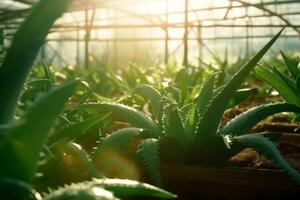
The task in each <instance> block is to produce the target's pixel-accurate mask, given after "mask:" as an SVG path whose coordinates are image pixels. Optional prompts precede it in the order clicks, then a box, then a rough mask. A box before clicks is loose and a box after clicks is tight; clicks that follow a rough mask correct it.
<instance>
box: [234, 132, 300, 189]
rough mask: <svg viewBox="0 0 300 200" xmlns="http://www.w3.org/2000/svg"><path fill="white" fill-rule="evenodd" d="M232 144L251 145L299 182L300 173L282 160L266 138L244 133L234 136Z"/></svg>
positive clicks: (275, 148)
mask: <svg viewBox="0 0 300 200" xmlns="http://www.w3.org/2000/svg"><path fill="white" fill-rule="evenodd" d="M232 144H237V145H242V146H244V147H252V148H254V149H255V150H257V151H259V152H261V153H262V154H264V155H265V156H266V157H267V158H268V159H270V160H273V161H274V162H275V163H276V164H277V165H278V166H280V167H281V168H282V169H283V170H284V171H286V172H287V173H288V174H289V175H290V176H291V177H292V178H293V179H294V180H295V181H296V182H297V184H300V174H299V173H298V172H297V171H296V170H294V169H293V168H292V167H291V166H290V165H289V164H288V163H287V162H286V161H285V160H284V158H283V157H282V156H281V155H280V152H279V150H278V149H277V147H276V146H275V144H273V143H272V142H270V141H269V140H268V139H267V138H264V137H263V136H260V135H257V134H246V135H242V136H238V137H234V138H233V140H232Z"/></svg>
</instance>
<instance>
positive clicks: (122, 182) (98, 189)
mask: <svg viewBox="0 0 300 200" xmlns="http://www.w3.org/2000/svg"><path fill="white" fill-rule="evenodd" d="M117 197H118V198H126V197H159V198H176V195H174V194H172V193H170V192H168V191H166V190H163V189H160V188H158V187H155V186H152V185H149V184H147V183H141V182H138V181H132V180H127V179H93V180H92V181H86V182H82V183H76V184H75V183H73V184H71V185H67V186H65V187H63V188H59V189H57V190H54V191H51V190H50V192H49V194H46V195H45V197H44V199H45V200H66V199H76V200H77V199H78V200H87V199H88V200H116V199H118V198H117Z"/></svg>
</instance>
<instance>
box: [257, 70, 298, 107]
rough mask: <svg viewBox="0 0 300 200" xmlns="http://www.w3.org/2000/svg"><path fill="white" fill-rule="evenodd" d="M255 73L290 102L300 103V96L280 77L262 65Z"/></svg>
mask: <svg viewBox="0 0 300 200" xmlns="http://www.w3.org/2000/svg"><path fill="white" fill-rule="evenodd" d="M255 73H256V75H257V76H258V77H259V78H261V79H263V80H265V81H267V82H268V83H269V84H270V85H271V86H272V87H273V88H274V89H276V90H277V91H278V92H279V93H280V94H281V95H282V96H283V98H284V99H286V100H287V101H288V102H290V103H294V104H296V105H300V98H299V96H298V95H297V94H296V93H295V91H294V90H293V88H291V87H289V85H287V84H286V83H285V82H284V81H283V80H282V79H281V78H280V77H278V76H276V75H275V74H274V73H272V72H271V71H269V70H267V69H265V68H262V67H258V68H256V69H255Z"/></svg>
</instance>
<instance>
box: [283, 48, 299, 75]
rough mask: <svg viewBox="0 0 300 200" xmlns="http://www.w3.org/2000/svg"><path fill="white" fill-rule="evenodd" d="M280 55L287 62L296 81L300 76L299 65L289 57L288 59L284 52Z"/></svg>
mask: <svg viewBox="0 0 300 200" xmlns="http://www.w3.org/2000/svg"><path fill="white" fill-rule="evenodd" d="M280 53H281V55H282V58H283V60H284V62H285V65H286V66H287V67H288V69H289V71H290V72H291V74H292V76H293V77H294V79H296V78H297V77H298V76H299V75H300V70H299V69H298V63H297V62H296V61H294V60H292V59H290V58H289V57H287V56H286V55H285V54H284V53H283V52H282V51H281V52H280Z"/></svg>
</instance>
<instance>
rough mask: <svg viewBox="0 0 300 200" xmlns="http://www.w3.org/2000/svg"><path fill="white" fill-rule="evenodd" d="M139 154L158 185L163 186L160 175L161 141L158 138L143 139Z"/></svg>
mask: <svg viewBox="0 0 300 200" xmlns="http://www.w3.org/2000/svg"><path fill="white" fill-rule="evenodd" d="M138 154H139V155H140V157H141V159H142V160H143V162H144V164H145V166H146V168H147V171H148V172H149V174H150V177H151V178H152V179H153V182H154V184H155V185H157V186H159V187H160V186H162V181H161V177H160V160H159V142H158V140H157V139H152V138H149V139H146V140H143V141H142V143H141V145H140V149H139V150H138Z"/></svg>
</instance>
